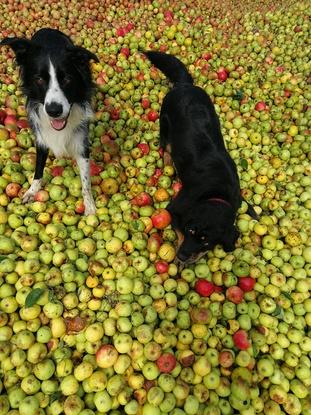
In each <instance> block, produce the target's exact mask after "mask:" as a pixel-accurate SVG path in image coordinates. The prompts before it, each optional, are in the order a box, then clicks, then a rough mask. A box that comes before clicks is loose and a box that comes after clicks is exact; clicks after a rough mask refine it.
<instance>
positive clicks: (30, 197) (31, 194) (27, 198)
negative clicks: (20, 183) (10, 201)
mask: <svg viewBox="0 0 311 415" xmlns="http://www.w3.org/2000/svg"><path fill="white" fill-rule="evenodd" d="M40 189H41V179H35V180H34V181H33V182H32V184H31V186H30V188H29V189H28V190H27V192H26V193H25V194H24V196H23V198H22V201H23V203H28V202H33V201H34V199H35V196H36V194H37V193H38V192H39V190H40Z"/></svg>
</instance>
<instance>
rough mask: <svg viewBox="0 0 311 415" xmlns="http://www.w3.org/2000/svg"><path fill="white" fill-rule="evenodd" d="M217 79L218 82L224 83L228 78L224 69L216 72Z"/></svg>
mask: <svg viewBox="0 0 311 415" xmlns="http://www.w3.org/2000/svg"><path fill="white" fill-rule="evenodd" d="M217 78H218V80H219V81H221V82H224V81H225V80H226V79H227V78H228V73H227V71H226V70H225V69H224V68H220V69H219V70H218V72H217Z"/></svg>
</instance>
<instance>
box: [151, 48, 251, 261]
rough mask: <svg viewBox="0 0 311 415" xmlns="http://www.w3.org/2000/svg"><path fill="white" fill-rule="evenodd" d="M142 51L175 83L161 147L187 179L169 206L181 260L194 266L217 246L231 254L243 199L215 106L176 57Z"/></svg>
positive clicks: (164, 107)
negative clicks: (195, 262)
mask: <svg viewBox="0 0 311 415" xmlns="http://www.w3.org/2000/svg"><path fill="white" fill-rule="evenodd" d="M143 53H144V54H145V55H146V56H147V57H148V58H149V60H150V61H151V62H152V63H153V64H154V65H155V66H156V67H157V68H159V69H160V70H161V71H162V72H163V73H164V74H165V75H166V76H167V77H168V78H169V79H170V80H171V81H172V83H173V88H172V89H171V91H170V92H169V93H168V94H167V95H166V97H165V98H164V101H163V105H162V108H161V115H160V144H161V146H162V147H163V148H164V149H166V150H167V151H168V152H169V153H170V154H171V158H172V160H173V163H174V165H175V167H176V170H177V174H178V175H179V177H180V179H181V181H182V189H181V191H180V192H179V193H178V195H177V197H176V198H175V199H173V200H172V201H171V203H170V204H169V206H168V210H169V212H170V213H171V215H172V226H173V228H174V229H176V231H177V233H179V239H180V244H179V245H180V246H179V249H178V252H177V258H178V259H179V260H180V261H181V262H183V263H192V262H194V261H196V260H197V259H198V258H199V257H201V256H202V255H204V254H205V253H206V252H207V251H208V250H211V249H213V248H214V247H215V245H217V244H220V245H222V246H223V248H224V250H225V251H232V250H233V249H234V246H235V242H236V240H237V238H238V236H239V233H238V231H237V229H236V227H235V225H234V222H235V218H236V213H237V210H238V209H239V207H240V205H241V202H242V197H241V194H240V184H239V178H238V174H237V169H236V165H235V163H234V161H233V160H232V159H231V157H230V155H229V154H228V152H227V150H226V148H225V145H224V140H223V137H222V134H221V130H220V123H219V120H218V117H217V114H216V112H215V108H214V106H213V103H212V101H211V100H210V98H209V96H208V95H207V94H206V92H205V91H204V90H203V89H202V88H199V87H197V86H194V85H193V79H192V77H191V75H190V74H189V72H188V71H187V69H186V67H185V66H184V64H183V63H182V62H180V61H179V60H178V59H177V58H176V57H174V56H172V55H168V54H165V53H161V52H151V51H147V52H143ZM252 213H253V214H255V212H254V211H253V210H252Z"/></svg>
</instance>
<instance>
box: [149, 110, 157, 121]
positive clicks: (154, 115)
mask: <svg viewBox="0 0 311 415" xmlns="http://www.w3.org/2000/svg"><path fill="white" fill-rule="evenodd" d="M147 117H148V120H149V121H153V122H154V121H156V120H157V119H158V118H159V114H158V113H157V111H155V110H150V111H149V112H148V114H147Z"/></svg>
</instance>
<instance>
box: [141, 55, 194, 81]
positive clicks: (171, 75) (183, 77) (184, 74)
mask: <svg viewBox="0 0 311 415" xmlns="http://www.w3.org/2000/svg"><path fill="white" fill-rule="evenodd" d="M143 53H144V54H145V55H146V56H147V57H148V59H149V60H150V61H151V62H152V63H153V64H154V66H156V67H157V68H158V69H160V71H161V72H163V73H164V75H165V76H167V77H168V79H169V80H170V81H171V82H173V84H176V83H177V82H178V83H184V84H193V79H192V76H191V75H190V73H189V72H188V70H187V68H186V67H185V65H184V64H183V63H182V62H181V61H180V60H179V59H177V58H175V56H172V55H168V54H167V53H163V52H153V51H146V52H143Z"/></svg>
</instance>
